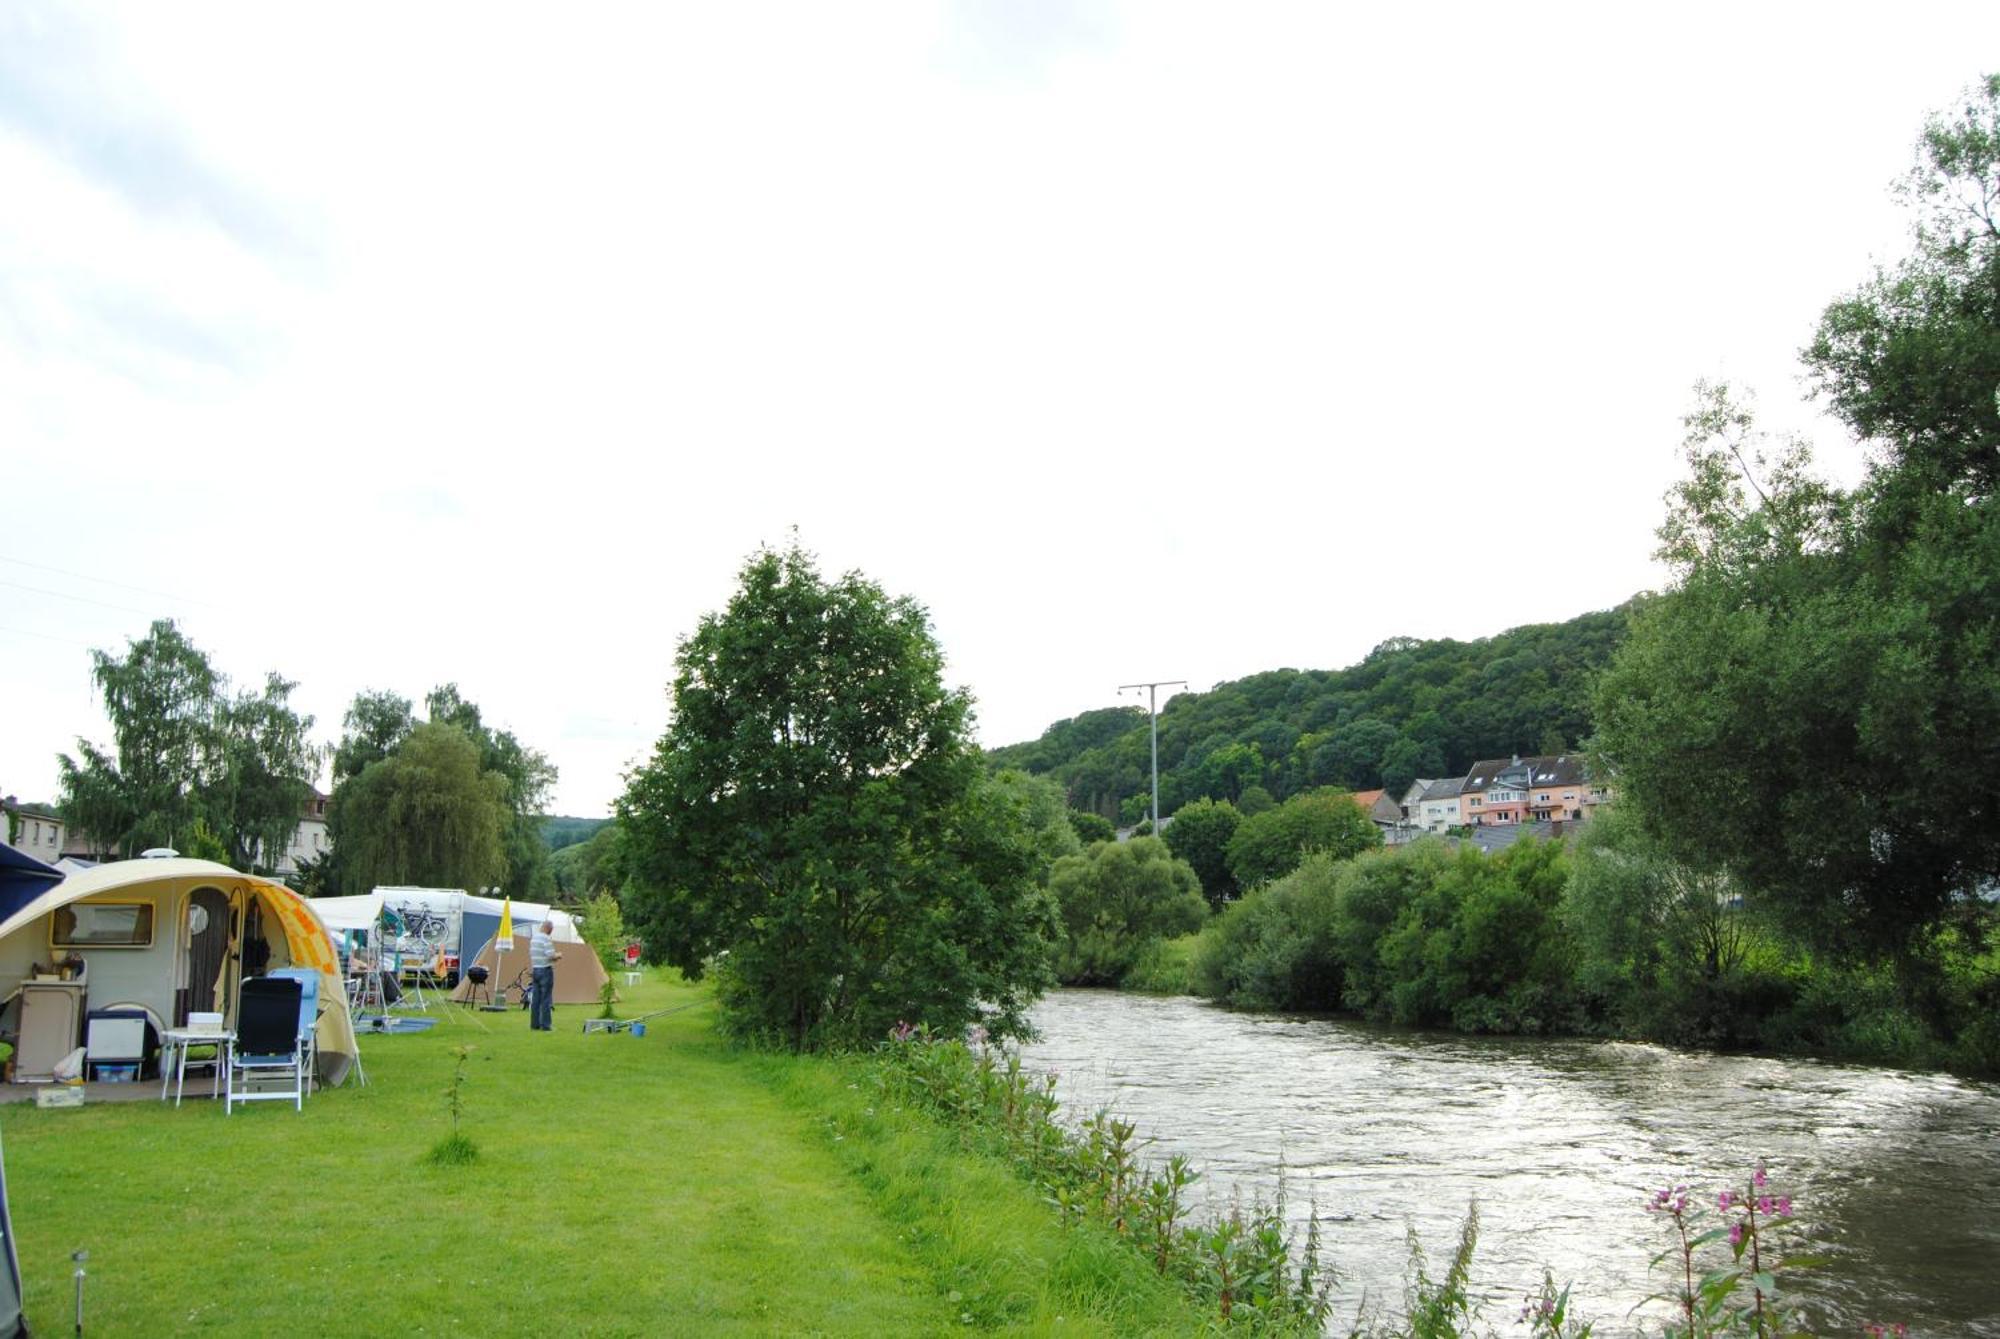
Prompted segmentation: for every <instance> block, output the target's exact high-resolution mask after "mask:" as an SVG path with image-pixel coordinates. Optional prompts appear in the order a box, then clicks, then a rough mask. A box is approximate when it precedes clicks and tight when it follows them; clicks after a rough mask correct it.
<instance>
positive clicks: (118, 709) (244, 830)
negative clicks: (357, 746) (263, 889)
mask: <svg viewBox="0 0 2000 1339" xmlns="http://www.w3.org/2000/svg"><path fill="white" fill-rule="evenodd" d="M91 662H92V670H91V675H92V678H93V679H94V680H95V681H96V683H97V686H98V688H99V690H100V691H101V692H102V693H103V696H104V710H105V714H106V715H107V716H108V717H109V718H110V720H111V730H112V737H113V740H114V741H115V742H114V744H113V747H112V748H111V749H110V750H108V751H107V750H105V749H102V748H99V747H97V746H96V745H93V744H91V743H89V742H88V741H86V740H81V739H79V740H78V741H77V747H78V754H79V757H78V758H71V757H69V756H68V755H63V756H62V757H60V758H59V759H58V762H57V766H58V768H59V771H60V774H61V779H62V792H63V800H62V803H63V808H64V812H65V813H66V814H67V816H68V817H69V819H70V821H71V822H72V823H74V824H75V825H76V827H77V828H78V829H79V830H80V831H82V832H84V833H86V834H88V835H89V836H90V837H91V838H92V839H94V840H95V841H96V842H97V843H98V844H99V846H98V849H99V851H100V852H101V853H102V854H105V855H120V856H131V855H136V854H138V853H139V852H140V851H142V850H145V849H146V848H148V847H153V846H172V847H177V848H180V849H184V850H192V849H193V848H194V845H195V840H196V828H197V826H199V827H200V830H201V843H200V844H201V846H202V848H203V849H204V850H212V851H214V852H216V853H218V854H220V855H221V856H222V857H223V858H226V859H228V860H229V861H231V862H233V863H235V864H236V865H238V866H240V867H242V868H244V869H250V868H253V867H256V866H260V865H263V866H267V865H269V864H270V863H272V861H273V859H274V857H275V856H276V855H277V854H278V853H280V852H282V851H283V850H284V849H285V847H286V846H288V845H289V844H290V843H291V840H292V835H293V834H294V833H295V832H297V831H298V825H299V817H300V815H302V814H303V813H304V812H305V807H306V801H307V799H308V798H309V797H310V795H311V793H312V782H313V779H314V777H315V776H316V774H317V773H318V771H319V766H320V761H321V756H322V755H321V752H320V750H319V748H318V747H317V746H315V745H314V744H313V743H312V742H311V740H310V739H309V738H308V732H309V731H310V730H311V729H312V723H313V722H312V717H310V716H301V715H299V714H298V713H297V712H296V711H294V710H293V709H292V706H291V702H290V699H291V694H292V691H293V689H294V688H296V687H297V685H296V684H294V683H293V682H291V681H290V680H288V679H285V678H283V677H282V676H280V675H277V674H271V675H267V676H266V677H265V680H264V687H263V690H262V691H261V692H249V691H245V692H241V693H235V694H232V693H231V692H230V688H229V681H228V679H227V678H226V677H224V676H223V675H221V674H218V673H217V672H216V671H215V669H214V668H213V667H212V666H211V665H210V664H209V661H208V656H207V655H206V654H205V653H204V652H203V651H202V650H201V649H200V648H199V647H197V646H196V645H195V644H194V643H193V642H192V641H190V640H189V639H188V638H187V636H186V634H184V633H183V632H181V630H180V629H179V628H178V627H176V626H175V625H174V624H173V623H172V622H171V621H169V620H165V619H163V620H160V621H158V622H156V623H154V624H153V625H152V627H151V628H150V629H149V630H148V631H147V633H146V635H145V636H144V637H142V638H140V639H138V640H137V641H133V642H130V643H128V645H127V648H126V652H125V654H124V655H123V656H115V655H112V654H111V653H109V652H106V651H93V652H91Z"/></svg>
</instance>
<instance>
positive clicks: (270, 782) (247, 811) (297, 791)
mask: <svg viewBox="0 0 2000 1339" xmlns="http://www.w3.org/2000/svg"><path fill="white" fill-rule="evenodd" d="M297 687H298V685H297V684H296V683H294V682H292V681H291V680H289V679H285V678H282V677H280V676H279V675H276V674H267V675H266V676H265V677H264V691H263V692H261V693H250V692H243V693H238V694H236V695H235V696H233V697H221V698H219V699H218V701H217V704H216V729H215V748H214V758H213V762H212V765H211V768H210V775H209V780H208V784H207V785H206V787H205V788H204V792H205V793H204V795H203V805H204V808H205V809H206V810H207V811H208V812H209V813H210V814H211V815H212V816H213V818H214V820H215V823H216V827H217V835H218V836H219V837H220V839H221V841H222V844H223V847H224V849H225V850H227V851H228V853H229V856H228V859H229V863H231V864H233V865H234V866H236V868H238V869H255V868H262V869H270V868H272V867H274V866H275V865H276V864H277V863H278V861H279V859H280V858H281V857H282V856H283V855H284V853H285V850H286V848H287V847H289V846H290V845H291V843H292V838H293V836H295V835H296V834H297V832H298V830H299V818H300V816H301V815H303V814H304V813H305V811H306V804H307V802H308V801H310V800H311V799H312V796H313V785H312V783H313V779H314V778H315V777H317V776H318V774H319V768H320V763H321V761H322V759H323V758H324V756H325V754H324V752H323V751H322V750H321V748H320V747H319V746H318V745H317V744H315V743H313V742H312V740H311V739H309V738H308V737H307V733H306V732H307V731H309V730H311V729H312V724H313V718H312V717H310V716H301V715H299V714H298V713H297V712H296V711H293V710H292V707H291V695H292V691H293V690H294V689H295V688H297Z"/></svg>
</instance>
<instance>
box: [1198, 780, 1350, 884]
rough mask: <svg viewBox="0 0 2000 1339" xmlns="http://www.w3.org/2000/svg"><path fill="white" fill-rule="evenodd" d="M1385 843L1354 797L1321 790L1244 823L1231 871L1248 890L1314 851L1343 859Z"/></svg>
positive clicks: (1233, 843) (1232, 846) (1233, 842)
mask: <svg viewBox="0 0 2000 1339" xmlns="http://www.w3.org/2000/svg"><path fill="white" fill-rule="evenodd" d="M1168 831H1172V829H1171V828H1170V829H1168ZM1381 844H1382V832H1381V829H1379V828H1377V827H1376V826H1375V823H1374V821H1373V820H1372V819H1370V818H1369V817H1368V815H1367V814H1366V813H1364V812H1362V809H1361V806H1360V805H1358V804H1356V803H1355V802H1354V797H1353V796H1351V795H1348V794H1346V793H1345V792H1343V791H1337V790H1318V791H1313V792H1311V793H1309V794H1306V795H1294V796H1292V798H1291V799H1289V800H1286V801H1285V802H1284V803H1283V804H1281V805H1279V806H1278V807H1277V808H1275V809H1266V810H1264V811H1263V812H1262V813H1257V814H1252V815H1250V816H1249V817H1247V818H1245V819H1244V820H1243V822H1242V823H1241V825H1239V826H1238V827H1237V829H1236V835H1235V836H1233V837H1231V838H1230V839H1229V848H1228V854H1229V872H1230V874H1231V876H1232V877H1234V878H1235V880H1236V884H1237V886H1238V887H1239V888H1242V889H1244V890H1246V891H1247V890H1249V889H1251V888H1255V887H1257V886H1258V885H1259V884H1262V883H1267V882H1269V881H1270V880H1272V879H1275V878H1277V877H1279V876H1280V875H1283V874H1289V873H1291V872H1292V871H1293V870H1295V869H1297V868H1298V867H1299V863H1300V862H1301V861H1303V860H1304V859H1305V858H1306V855H1307V854H1308V853H1309V852H1312V851H1324V852H1326V853H1327V854H1328V855H1330V856H1332V857H1333V858H1334V859H1336V860H1344V859H1346V858H1347V857H1348V856H1352V855H1359V854H1360V853H1361V852H1363V851H1366V850H1368V849H1370V848H1371V847H1376V846H1380V845H1381Z"/></svg>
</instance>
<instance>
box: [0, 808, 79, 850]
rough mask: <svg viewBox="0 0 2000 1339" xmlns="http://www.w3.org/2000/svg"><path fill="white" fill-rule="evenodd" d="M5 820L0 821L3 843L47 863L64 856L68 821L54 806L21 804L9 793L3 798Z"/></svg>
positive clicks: (0, 834)
mask: <svg viewBox="0 0 2000 1339" xmlns="http://www.w3.org/2000/svg"><path fill="white" fill-rule="evenodd" d="M0 810H5V821H4V822H0V845H7V846H11V847H13V848H14V849H15V850H17V851H19V852H21V853H22V854H23V855H31V856H33V857H34V858H35V859H37V860H39V861H41V862H42V863H43V864H44V865H53V864H55V863H56V861H58V860H60V859H62V857H63V854H64V852H63V829H64V828H65V826H66V824H64V822H63V821H62V819H61V818H59V817H57V816H56V812H55V810H54V809H52V808H50V807H48V806H46V805H40V804H22V803H21V802H20V801H19V800H17V799H15V798H14V797H13V796H12V795H9V796H8V797H7V798H6V799H5V800H0Z"/></svg>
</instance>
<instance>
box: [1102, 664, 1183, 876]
mask: <svg viewBox="0 0 2000 1339" xmlns="http://www.w3.org/2000/svg"><path fill="white" fill-rule="evenodd" d="M1173 687H1181V688H1185V687H1187V680H1186V679H1155V680H1153V682H1151V683H1121V684H1119V685H1118V691H1119V692H1121V693H1123V692H1126V691H1128V690H1129V691H1131V692H1135V693H1136V692H1138V691H1139V690H1140V689H1141V688H1143V689H1145V690H1146V722H1147V724H1148V725H1149V726H1150V727H1151V728H1152V733H1153V835H1154V836H1155V837H1157V836H1159V835H1160V710H1159V694H1160V690H1161V689H1162V688H1173Z"/></svg>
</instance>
